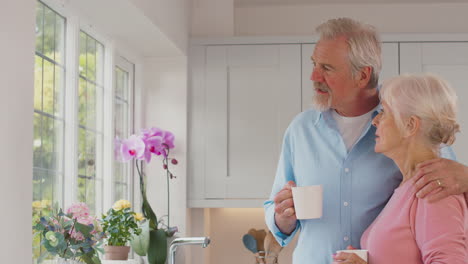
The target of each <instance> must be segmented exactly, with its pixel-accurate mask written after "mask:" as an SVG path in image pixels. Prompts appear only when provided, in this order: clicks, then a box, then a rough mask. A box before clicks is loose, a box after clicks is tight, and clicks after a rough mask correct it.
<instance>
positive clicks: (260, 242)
mask: <svg viewBox="0 0 468 264" xmlns="http://www.w3.org/2000/svg"><path fill="white" fill-rule="evenodd" d="M265 237H266V232H265V229H260V230H257V236H256V237H255V238H256V239H257V248H258V251H265V243H264V241H265Z"/></svg>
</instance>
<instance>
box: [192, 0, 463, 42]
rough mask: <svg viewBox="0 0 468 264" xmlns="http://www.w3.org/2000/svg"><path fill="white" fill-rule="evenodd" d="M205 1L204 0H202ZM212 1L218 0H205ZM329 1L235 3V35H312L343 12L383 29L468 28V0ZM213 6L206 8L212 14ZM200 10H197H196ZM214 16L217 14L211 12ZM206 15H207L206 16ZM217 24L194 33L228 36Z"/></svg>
mask: <svg viewBox="0 0 468 264" xmlns="http://www.w3.org/2000/svg"><path fill="white" fill-rule="evenodd" d="M200 1H201V0H200ZM203 1H212V2H216V1H215V0H203ZM439 2H440V3H439V4H438V3H432V4H346V5H345V4H328V5H324V4H322V5H289V6H282V5H271V6H268V5H262V6H234V29H233V30H234V35H235V36H285V35H288V36H304V35H311V34H313V32H314V28H315V27H316V26H317V25H318V24H320V23H321V22H323V21H325V20H327V19H329V18H333V17H340V16H347V17H352V18H356V19H359V20H362V21H365V22H367V23H370V24H373V25H374V26H376V27H377V28H378V29H379V30H380V31H381V32H386V33H389V32H435V33H439V32H446V33H455V32H460V33H462V32H468V27H467V26H466V25H467V24H468V16H467V15H466V14H467V13H468V3H466V4H444V1H442V0H440V1H439ZM218 8H219V10H218V11H217V12H220V13H222V14H223V13H226V12H229V10H230V7H227V6H225V7H224V9H221V8H223V6H218ZM211 10H212V9H210V8H209V7H207V9H205V11H204V12H203V13H204V14H206V15H208V16H209V15H210V13H211ZM195 11H196V12H195ZM193 12H194V15H192V20H193V21H192V24H193V25H199V24H202V22H203V21H200V18H199V16H197V15H195V14H196V13H202V11H200V10H194V11H193ZM211 16H213V15H211ZM205 19H206V18H205ZM230 21H231V17H230V16H229V15H225V16H223V17H219V18H218V20H217V21H216V23H217V24H220V25H227V24H228V23H230ZM212 27H213V25H211V26H205V27H204V28H201V27H196V28H195V27H192V31H191V36H192V37H214V36H226V35H227V34H229V32H231V29H226V30H224V31H223V32H218V31H215V30H213V28H212Z"/></svg>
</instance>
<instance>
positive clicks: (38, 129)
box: [33, 113, 42, 168]
mask: <svg viewBox="0 0 468 264" xmlns="http://www.w3.org/2000/svg"><path fill="white" fill-rule="evenodd" d="M41 135H42V115H39V114H37V113H34V141H33V160H34V162H33V166H34V167H38V168H40V167H42V154H41V153H42V137H41Z"/></svg>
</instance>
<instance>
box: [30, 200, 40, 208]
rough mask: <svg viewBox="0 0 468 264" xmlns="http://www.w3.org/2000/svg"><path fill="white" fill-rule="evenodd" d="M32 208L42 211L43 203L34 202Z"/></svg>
mask: <svg viewBox="0 0 468 264" xmlns="http://www.w3.org/2000/svg"><path fill="white" fill-rule="evenodd" d="M32 207H33V208H34V209H41V208H42V204H41V201H34V202H33V203H32Z"/></svg>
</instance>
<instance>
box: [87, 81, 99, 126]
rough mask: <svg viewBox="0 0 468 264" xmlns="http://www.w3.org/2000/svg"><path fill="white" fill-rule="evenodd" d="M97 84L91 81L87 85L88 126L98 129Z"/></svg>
mask: <svg viewBox="0 0 468 264" xmlns="http://www.w3.org/2000/svg"><path fill="white" fill-rule="evenodd" d="M96 98H97V96H96V86H94V84H92V83H89V82H88V85H87V87H86V99H87V101H86V123H85V125H86V127H87V128H89V129H94V130H95V129H96Z"/></svg>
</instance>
